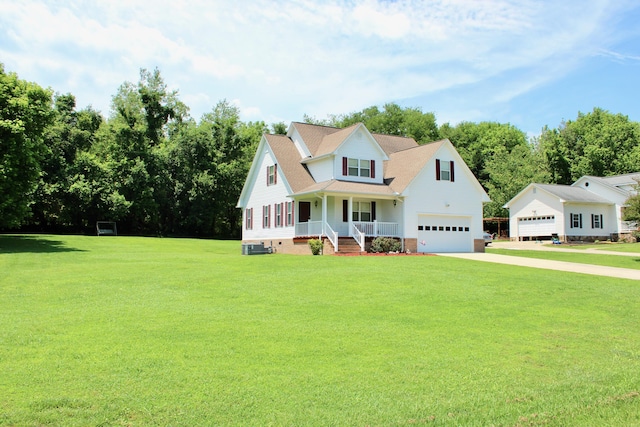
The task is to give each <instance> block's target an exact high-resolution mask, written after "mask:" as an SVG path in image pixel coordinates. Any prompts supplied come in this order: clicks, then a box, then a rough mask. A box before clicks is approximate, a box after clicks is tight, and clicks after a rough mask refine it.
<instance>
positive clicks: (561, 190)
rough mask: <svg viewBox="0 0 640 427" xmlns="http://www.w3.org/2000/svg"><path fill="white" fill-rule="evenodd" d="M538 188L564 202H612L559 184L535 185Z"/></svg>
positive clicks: (580, 189) (582, 189)
mask: <svg viewBox="0 0 640 427" xmlns="http://www.w3.org/2000/svg"><path fill="white" fill-rule="evenodd" d="M534 185H535V186H536V187H538V188H541V189H543V190H545V191H547V192H549V193H551V194H553V195H554V196H557V197H558V198H560V199H561V200H562V201H564V202H578V203H606V204H611V201H609V200H607V199H605V198H603V197H600V196H598V195H596V194H594V193H592V192H590V191H587V190H585V189H584V188H581V187H572V186H570V185H557V184H534Z"/></svg>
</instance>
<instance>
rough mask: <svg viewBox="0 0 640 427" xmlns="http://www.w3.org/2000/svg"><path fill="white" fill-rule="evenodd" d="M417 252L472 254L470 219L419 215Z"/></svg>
mask: <svg viewBox="0 0 640 427" xmlns="http://www.w3.org/2000/svg"><path fill="white" fill-rule="evenodd" d="M418 252H428V253H438V252H473V238H472V234H471V217H467V216H448V215H420V216H419V217H418Z"/></svg>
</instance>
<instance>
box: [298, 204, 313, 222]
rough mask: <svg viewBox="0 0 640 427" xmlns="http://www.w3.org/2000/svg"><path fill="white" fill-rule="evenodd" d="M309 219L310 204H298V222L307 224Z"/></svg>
mask: <svg viewBox="0 0 640 427" xmlns="http://www.w3.org/2000/svg"><path fill="white" fill-rule="evenodd" d="M310 219H311V202H298V222H309V220H310Z"/></svg>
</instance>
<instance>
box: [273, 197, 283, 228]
mask: <svg viewBox="0 0 640 427" xmlns="http://www.w3.org/2000/svg"><path fill="white" fill-rule="evenodd" d="M275 207H276V227H282V203H276V205H275Z"/></svg>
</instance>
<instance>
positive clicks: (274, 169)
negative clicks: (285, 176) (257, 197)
mask: <svg viewBox="0 0 640 427" xmlns="http://www.w3.org/2000/svg"><path fill="white" fill-rule="evenodd" d="M277 183H278V165H271V166H267V185H276V184H277Z"/></svg>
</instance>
